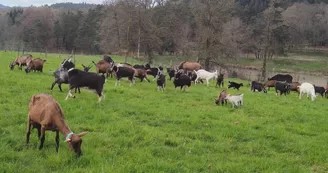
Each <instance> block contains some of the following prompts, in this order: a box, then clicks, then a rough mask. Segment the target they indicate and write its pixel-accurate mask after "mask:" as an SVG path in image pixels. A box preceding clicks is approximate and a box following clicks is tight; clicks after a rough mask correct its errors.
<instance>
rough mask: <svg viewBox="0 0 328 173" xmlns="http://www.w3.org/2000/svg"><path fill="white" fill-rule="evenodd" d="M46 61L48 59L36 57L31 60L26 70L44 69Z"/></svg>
mask: <svg viewBox="0 0 328 173" xmlns="http://www.w3.org/2000/svg"><path fill="white" fill-rule="evenodd" d="M45 62H46V60H43V59H40V58H35V59H32V60H31V61H30V63H29V64H28V65H27V67H26V69H25V72H26V73H28V72H30V71H31V70H33V71H40V72H42V71H43V64H44V63H45Z"/></svg>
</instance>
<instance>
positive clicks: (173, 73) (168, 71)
mask: <svg viewBox="0 0 328 173" xmlns="http://www.w3.org/2000/svg"><path fill="white" fill-rule="evenodd" d="M166 71H167V73H168V74H169V77H170V80H171V79H172V78H174V75H175V72H176V70H174V69H171V68H167V69H166Z"/></svg>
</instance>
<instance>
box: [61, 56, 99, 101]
mask: <svg viewBox="0 0 328 173" xmlns="http://www.w3.org/2000/svg"><path fill="white" fill-rule="evenodd" d="M62 66H63V67H64V68H65V69H67V68H69V67H70V66H71V65H70V62H69V61H65V62H63V63H62ZM67 72H68V83H69V90H68V94H67V96H66V99H65V100H67V99H68V97H74V98H75V96H74V95H73V94H72V89H74V88H81V87H86V88H87V89H90V90H94V91H95V92H96V93H97V95H98V102H100V101H101V100H102V99H104V91H103V88H104V84H105V76H104V75H98V74H97V73H91V72H85V71H82V70H78V69H75V68H74V67H71V68H69V70H68V71H67Z"/></svg>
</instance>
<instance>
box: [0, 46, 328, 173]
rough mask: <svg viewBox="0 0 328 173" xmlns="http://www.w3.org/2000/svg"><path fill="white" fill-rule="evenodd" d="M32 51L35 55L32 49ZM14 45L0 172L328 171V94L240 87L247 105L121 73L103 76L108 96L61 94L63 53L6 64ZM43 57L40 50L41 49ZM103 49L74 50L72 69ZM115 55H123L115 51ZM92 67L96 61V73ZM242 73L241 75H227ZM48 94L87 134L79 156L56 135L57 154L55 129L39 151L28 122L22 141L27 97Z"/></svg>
mask: <svg viewBox="0 0 328 173" xmlns="http://www.w3.org/2000/svg"><path fill="white" fill-rule="evenodd" d="M32 55H33V56H34V57H38V55H39V54H38V53H32ZM13 57H14V53H8V52H6V53H5V52H0V76H1V82H0V88H1V90H0V95H1V99H0V115H1V118H0V153H1V154H0V168H1V172H24V173H28V172H60V173H63V172H106V173H107V172H179V173H180V172H237V173H239V172H243V173H246V172H249V173H254V172H261V173H262V172H327V171H328V165H327V156H328V145H327V143H328V129H327V124H328V119H327V112H328V99H325V98H321V97H318V98H317V99H316V100H315V101H314V102H312V101H310V100H309V99H306V97H303V98H302V100H299V99H298V97H297V94H296V93H291V94H290V95H288V96H287V97H285V96H276V95H275V94H274V91H272V90H271V91H269V93H268V94H263V93H252V92H250V88H248V87H246V82H245V81H241V82H244V85H245V87H242V88H241V90H240V91H236V90H232V89H229V90H228V91H229V92H230V93H232V94H237V93H244V94H245V96H244V102H245V106H244V107H243V108H240V109H232V108H231V105H230V104H228V105H227V106H217V105H215V104H214V99H215V98H216V96H217V94H218V93H219V92H220V91H221V89H220V88H215V87H214V81H212V83H211V85H210V87H206V86H205V85H196V86H194V85H193V86H192V87H191V88H190V89H188V92H187V93H184V92H180V91H177V92H174V88H173V84H172V81H167V85H168V86H167V89H166V91H165V92H164V93H161V92H157V91H156V84H155V82H151V83H146V82H143V83H141V82H140V81H138V80H137V82H136V85H135V86H133V87H129V82H128V81H127V80H124V81H122V82H121V86H120V87H116V88H115V87H114V83H115V80H114V79H109V80H108V81H107V83H106V84H105V95H106V98H105V100H104V101H102V102H101V103H99V104H98V103H97V96H96V95H95V94H94V93H91V92H89V91H86V90H81V94H76V97H77V98H76V99H72V98H70V99H69V100H67V101H65V100H64V99H65V97H66V94H67V85H63V91H64V92H63V93H61V92H59V89H58V87H57V86H56V87H55V88H54V90H53V91H50V90H49V89H50V86H51V84H52V82H53V80H54V78H53V76H52V73H51V72H49V71H51V70H55V69H56V68H57V67H58V66H59V64H60V62H61V61H62V60H63V58H65V56H62V57H61V58H58V55H55V54H49V55H48V57H47V62H46V64H45V68H44V73H38V72H36V73H33V72H31V73H29V74H26V73H25V72H24V71H20V70H18V69H17V67H16V68H15V69H14V70H13V71H10V70H9V67H8V65H9V62H10V61H12V60H13V59H14V58H13ZM41 57H42V56H41ZM100 57H101V56H78V55H77V56H76V65H77V68H80V69H82V67H81V64H82V63H85V64H88V63H90V62H91V61H92V60H98V59H100ZM114 59H115V60H116V61H123V59H122V58H121V57H115V56H114ZM94 70H95V69H94V68H92V71H94ZM228 80H233V81H240V80H237V79H225V85H226V84H227V83H228ZM37 93H48V94H50V95H52V96H53V97H54V98H55V99H56V100H57V101H58V102H59V103H60V104H61V106H62V108H63V111H64V114H65V118H66V121H67V123H68V124H69V126H70V128H71V130H73V132H76V133H79V132H82V131H85V130H87V131H89V134H87V135H86V136H84V137H83V144H82V151H83V154H84V155H83V156H82V157H81V158H79V159H77V158H75V157H74V154H73V152H71V151H69V149H68V146H67V144H66V143H64V142H63V141H64V138H65V137H64V136H63V135H60V148H59V153H56V152H55V133H53V132H48V131H47V132H46V140H45V143H44V148H43V150H41V151H39V150H38V145H39V141H38V140H37V132H36V130H35V129H34V130H33V131H32V134H31V139H30V144H29V145H28V146H26V145H25V140H26V138H25V134H26V128H27V127H26V123H27V122H26V120H27V113H28V101H29V99H30V98H31V96H32V95H33V94H37Z"/></svg>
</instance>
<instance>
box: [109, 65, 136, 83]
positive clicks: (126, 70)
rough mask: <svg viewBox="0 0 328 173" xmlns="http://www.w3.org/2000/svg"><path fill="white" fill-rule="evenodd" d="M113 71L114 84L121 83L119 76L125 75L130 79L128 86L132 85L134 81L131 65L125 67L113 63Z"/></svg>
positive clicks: (133, 70) (133, 71)
mask: <svg viewBox="0 0 328 173" xmlns="http://www.w3.org/2000/svg"><path fill="white" fill-rule="evenodd" d="M113 71H114V72H115V74H116V83H115V86H117V84H119V85H121V83H120V80H121V78H124V77H127V78H128V79H129V81H130V87H131V86H132V85H134V83H135V79H134V78H135V73H136V71H135V69H133V68H131V67H126V66H119V65H114V67H113Z"/></svg>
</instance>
